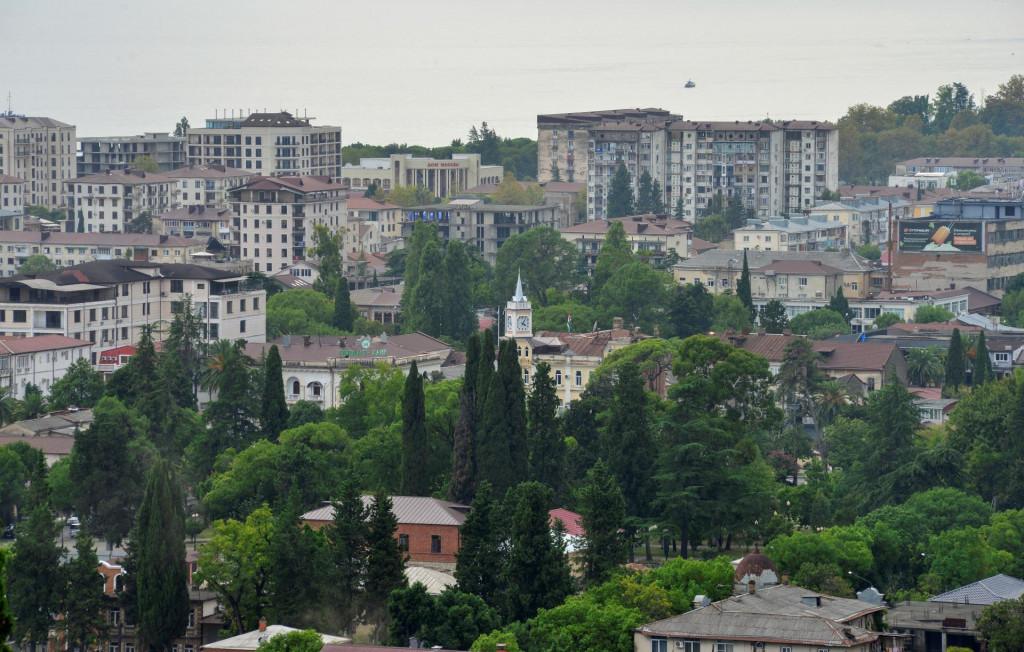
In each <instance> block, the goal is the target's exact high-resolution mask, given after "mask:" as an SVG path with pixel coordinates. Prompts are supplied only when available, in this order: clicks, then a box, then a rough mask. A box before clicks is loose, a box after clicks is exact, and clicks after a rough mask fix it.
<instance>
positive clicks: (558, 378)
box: [555, 369, 562, 385]
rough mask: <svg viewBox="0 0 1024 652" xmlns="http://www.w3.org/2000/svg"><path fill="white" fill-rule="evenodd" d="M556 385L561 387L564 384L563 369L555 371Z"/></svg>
mask: <svg viewBox="0 0 1024 652" xmlns="http://www.w3.org/2000/svg"><path fill="white" fill-rule="evenodd" d="M555 384H556V385H561V384H562V370H561V369H555Z"/></svg>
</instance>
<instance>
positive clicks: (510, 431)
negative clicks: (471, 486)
mask: <svg viewBox="0 0 1024 652" xmlns="http://www.w3.org/2000/svg"><path fill="white" fill-rule="evenodd" d="M484 366H486V362H484ZM477 435H478V436H477V440H478V441H477V448H476V467H477V479H478V481H480V480H486V481H488V482H490V483H491V485H492V486H493V487H494V488H495V490H496V491H497V492H499V493H500V492H504V491H505V490H507V489H508V488H510V487H512V486H515V485H516V484H517V483H518V482H519V481H521V480H523V479H525V478H526V477H527V475H528V472H529V448H528V444H527V433H526V396H525V390H524V388H523V376H522V368H521V367H520V366H519V356H518V354H517V352H516V343H515V341H514V340H502V342H501V346H500V349H499V352H498V371H497V373H495V374H494V375H493V376H491V380H490V386H489V387H488V388H487V400H486V404H485V407H484V410H483V419H482V421H481V422H480V427H479V429H478V432H477Z"/></svg>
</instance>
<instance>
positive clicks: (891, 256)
mask: <svg viewBox="0 0 1024 652" xmlns="http://www.w3.org/2000/svg"><path fill="white" fill-rule="evenodd" d="M888 237H889V243H888V244H887V245H886V247H885V250H886V253H888V254H889V264H888V265H887V266H886V272H885V274H886V289H887V290H889V294H892V268H893V265H895V264H896V251H895V250H894V249H893V245H892V243H893V240H892V202H889V233H888Z"/></svg>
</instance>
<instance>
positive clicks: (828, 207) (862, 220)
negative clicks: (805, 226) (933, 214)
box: [809, 196, 930, 250]
mask: <svg viewBox="0 0 1024 652" xmlns="http://www.w3.org/2000/svg"><path fill="white" fill-rule="evenodd" d="M890 207H891V208H892V219H893V224H894V225H895V223H896V220H900V219H903V218H904V217H913V216H914V210H915V204H914V202H912V201H909V200H907V199H903V198H901V197H886V196H876V197H863V198H850V199H843V200H842V201H841V202H835V201H831V202H822V203H819V204H817V205H816V206H814V207H813V208H811V209H810V211H809V214H810V216H811V217H813V218H816V219H817V218H819V217H820V218H823V219H825V220H826V221H829V222H835V223H838V224H843V225H845V226H846V232H847V235H848V239H849V243H850V246H851V247H857V246H860V245H862V244H875V245H878V246H880V247H881V248H882V249H883V250H885V249H887V246H888V244H889V209H890ZM929 212H930V211H929Z"/></svg>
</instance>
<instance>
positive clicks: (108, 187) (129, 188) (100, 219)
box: [67, 170, 178, 233]
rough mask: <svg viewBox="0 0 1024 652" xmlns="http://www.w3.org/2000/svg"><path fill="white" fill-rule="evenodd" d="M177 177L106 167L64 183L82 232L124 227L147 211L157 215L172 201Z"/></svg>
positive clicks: (112, 229) (98, 231)
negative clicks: (81, 226)
mask: <svg viewBox="0 0 1024 652" xmlns="http://www.w3.org/2000/svg"><path fill="white" fill-rule="evenodd" d="M177 183H178V180H177V179H172V178H170V177H168V176H167V175H165V174H158V173H153V172H142V171H140V170H107V171H106V172H101V173H99V174H90V175H88V176H84V177H79V178H77V179H75V180H73V181H69V182H68V183H67V187H68V191H69V193H72V194H73V201H74V214H73V218H74V219H75V222H76V224H77V223H78V222H79V221H81V222H83V223H84V226H85V232H86V233H105V232H108V231H121V232H123V231H124V230H125V224H127V223H129V222H131V221H132V220H134V219H135V218H137V217H139V216H140V215H142V213H144V212H147V213H149V214H150V215H151V216H153V215H158V214H160V213H163V212H164V211H166V210H168V209H170V208H172V207H173V205H174V195H173V191H174V190H175V189H176V187H177V186H176V184H177Z"/></svg>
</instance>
